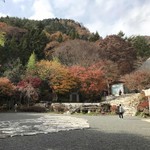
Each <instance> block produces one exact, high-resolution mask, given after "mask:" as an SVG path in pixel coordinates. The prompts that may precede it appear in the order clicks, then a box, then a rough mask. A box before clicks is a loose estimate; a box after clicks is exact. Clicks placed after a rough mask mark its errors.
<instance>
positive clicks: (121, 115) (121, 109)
mask: <svg viewBox="0 0 150 150" xmlns="http://www.w3.org/2000/svg"><path fill="white" fill-rule="evenodd" d="M118 111H119V112H118V113H119V118H123V113H124V109H123V107H122V106H121V104H119V108H118Z"/></svg>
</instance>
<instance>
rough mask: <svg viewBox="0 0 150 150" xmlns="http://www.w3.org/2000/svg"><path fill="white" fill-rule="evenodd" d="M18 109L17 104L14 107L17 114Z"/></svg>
mask: <svg viewBox="0 0 150 150" xmlns="http://www.w3.org/2000/svg"><path fill="white" fill-rule="evenodd" d="M17 108H18V105H17V104H15V106H14V109H15V112H17Z"/></svg>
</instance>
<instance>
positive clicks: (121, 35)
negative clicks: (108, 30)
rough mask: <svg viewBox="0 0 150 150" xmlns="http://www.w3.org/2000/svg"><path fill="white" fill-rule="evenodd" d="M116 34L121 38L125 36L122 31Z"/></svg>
mask: <svg viewBox="0 0 150 150" xmlns="http://www.w3.org/2000/svg"><path fill="white" fill-rule="evenodd" d="M117 35H118V36H119V37H121V38H123V37H124V36H125V33H123V31H119V32H118V34H117Z"/></svg>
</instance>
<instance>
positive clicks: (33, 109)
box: [18, 106, 46, 112]
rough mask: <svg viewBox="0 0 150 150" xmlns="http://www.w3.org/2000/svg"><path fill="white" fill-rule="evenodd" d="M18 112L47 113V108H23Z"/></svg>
mask: <svg viewBox="0 0 150 150" xmlns="http://www.w3.org/2000/svg"><path fill="white" fill-rule="evenodd" d="M18 110H19V111H21V112H46V108H45V107H41V106H29V107H27V106H21V107H20V108H18Z"/></svg>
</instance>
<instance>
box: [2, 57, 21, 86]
mask: <svg viewBox="0 0 150 150" xmlns="http://www.w3.org/2000/svg"><path fill="white" fill-rule="evenodd" d="M23 74H24V66H23V65H22V63H21V61H20V59H19V58H18V59H16V60H12V61H10V62H8V63H7V64H6V67H5V71H4V73H3V76H5V77H7V78H8V79H9V80H10V81H11V82H13V83H17V82H19V81H20V80H21V78H22V75H23Z"/></svg>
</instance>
